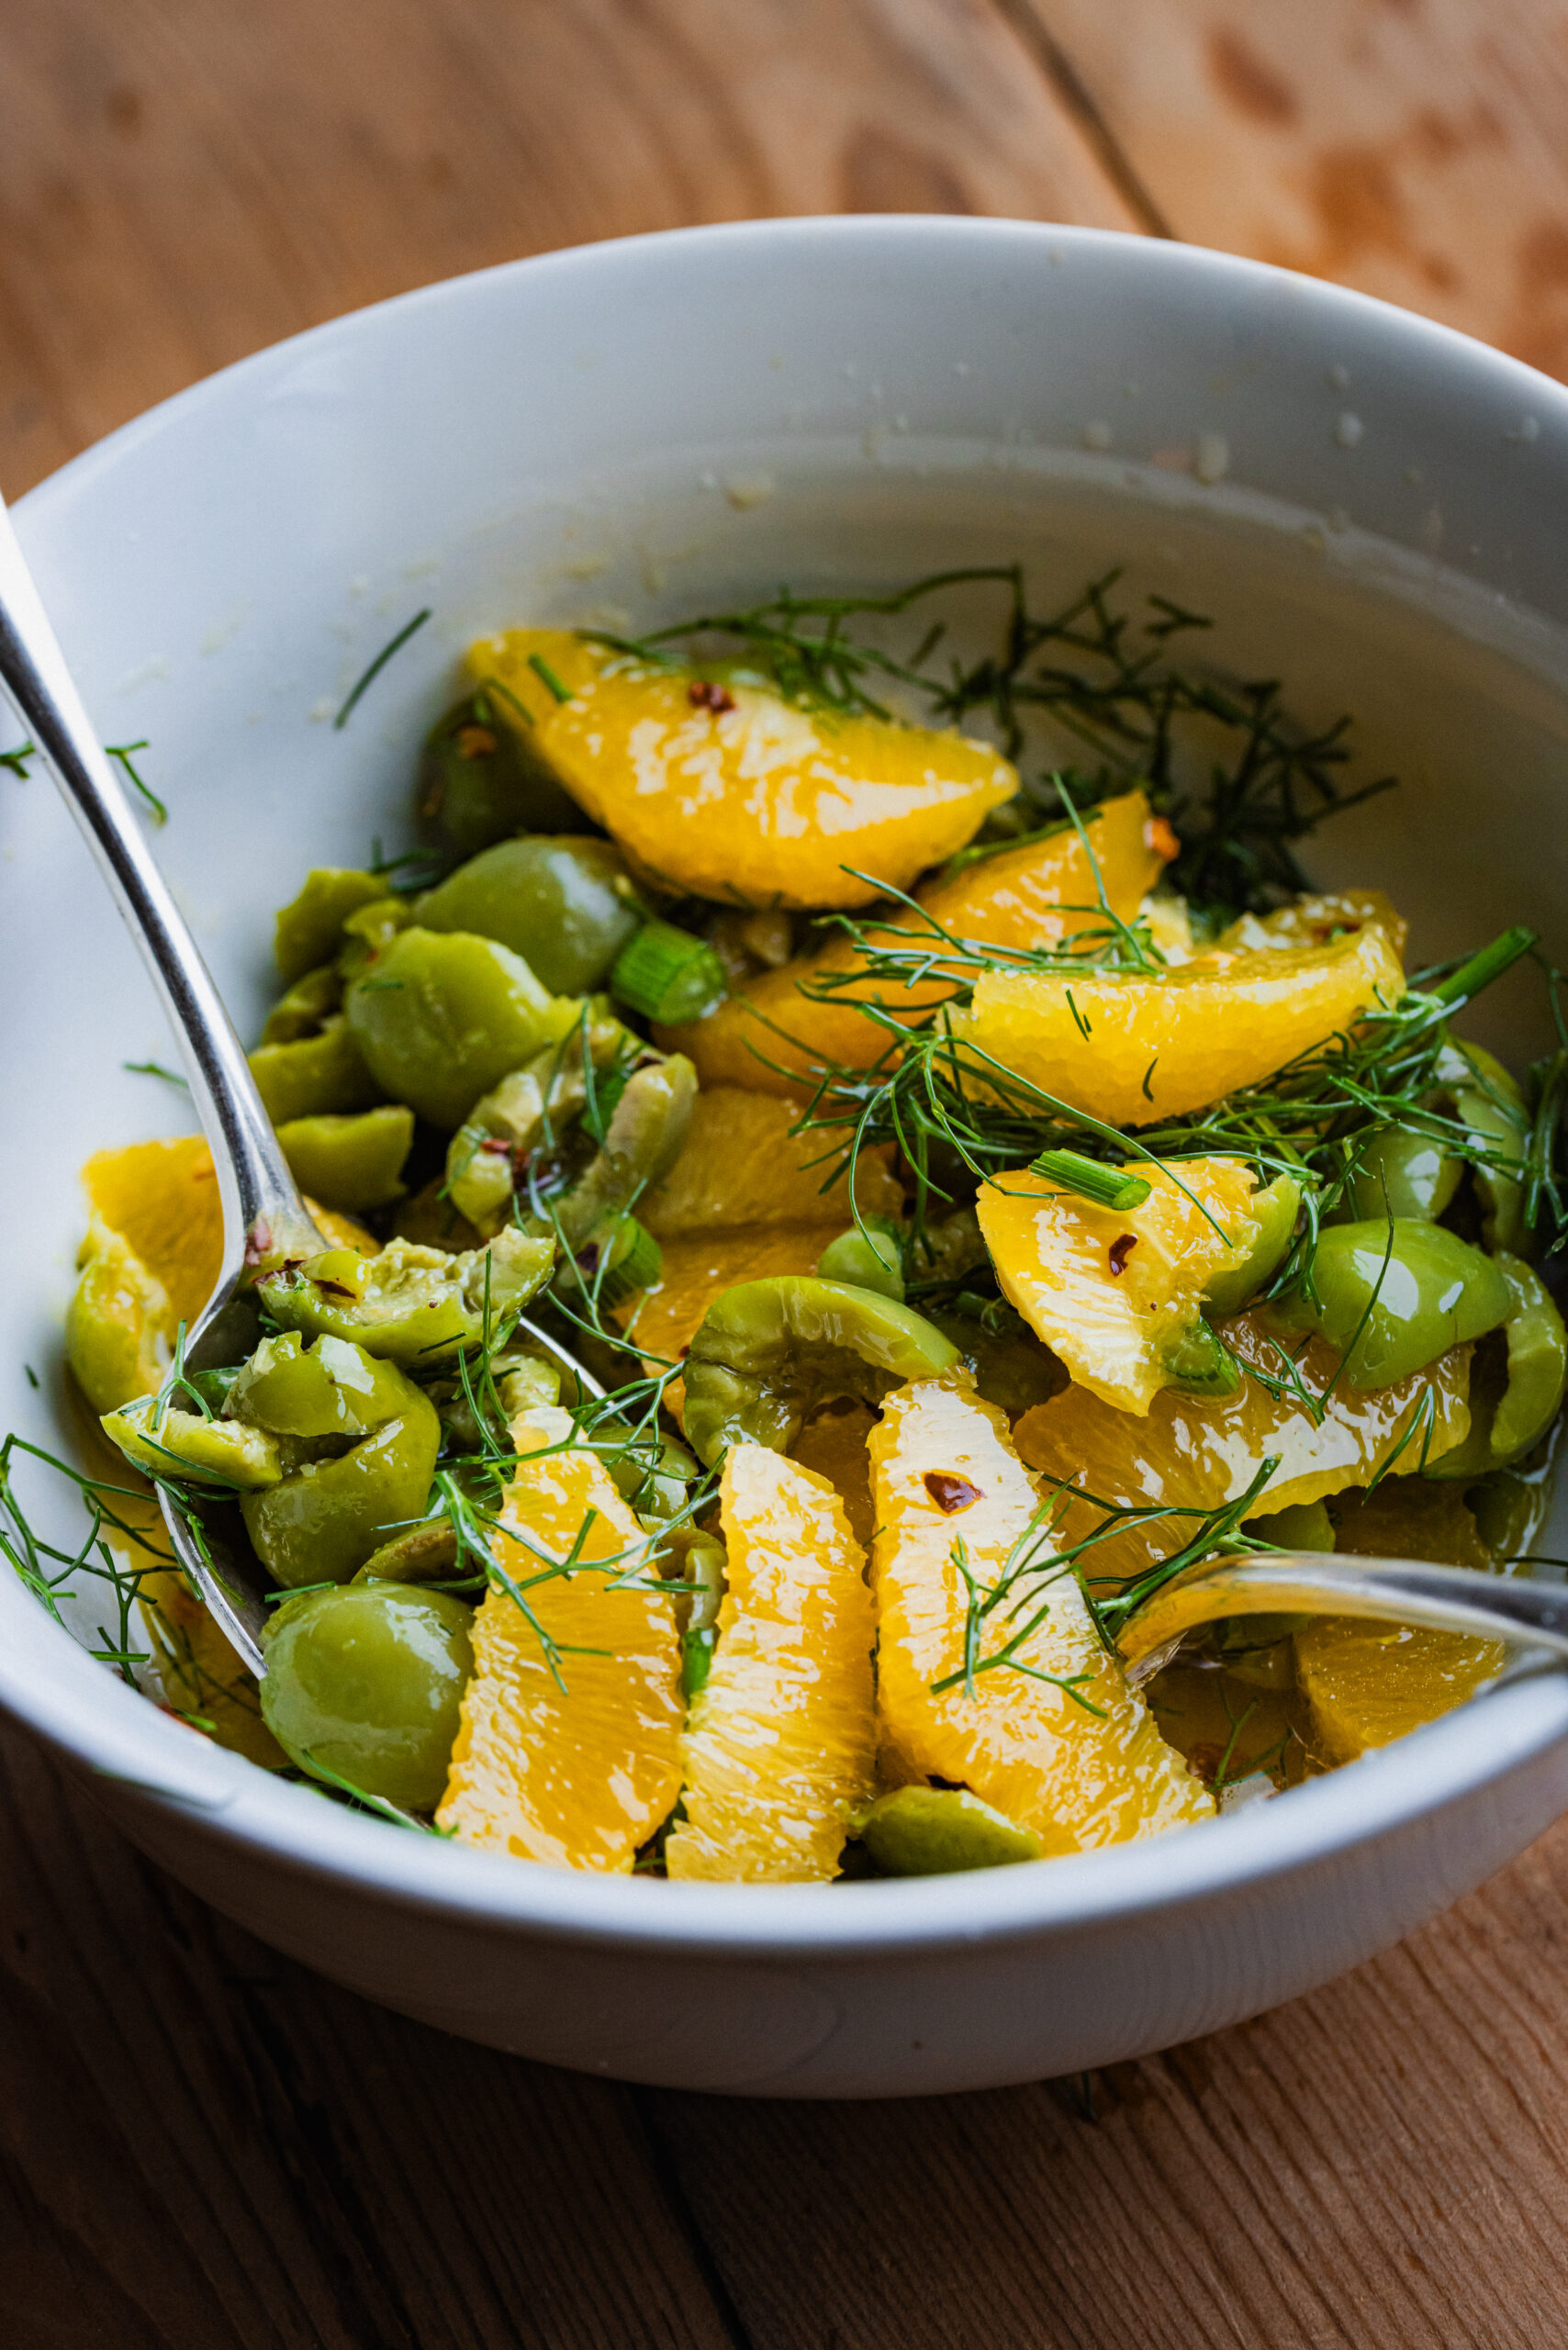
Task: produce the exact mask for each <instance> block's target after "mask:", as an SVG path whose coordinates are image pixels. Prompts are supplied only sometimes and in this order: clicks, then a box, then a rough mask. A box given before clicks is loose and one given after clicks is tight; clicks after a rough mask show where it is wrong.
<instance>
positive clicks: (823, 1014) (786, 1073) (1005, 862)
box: [660, 791, 1176, 1092]
mask: <svg viewBox="0 0 1568 2350" xmlns="http://www.w3.org/2000/svg"><path fill="white" fill-rule="evenodd" d="M1084 833H1085V834H1086V836H1087V841H1088V846H1087V847H1086V846H1085V844H1084V840H1083V839H1081V837H1080V835H1079V834H1078V832H1077V831H1076V830H1075V829H1074V828H1073V827H1071V826H1069V827H1068V828H1067V829H1066V830H1064V831H1062V832H1058V833H1053V834H1049V835H1048V836H1047V838H1046V839H1045V840H1042V841H1028V842H1025V844H1023V845H1021V846H1020V847H1017V848H1009V849H999V850H990V849H988V850H987V851H985V852H984V853H983V854H982V855H980V856H977V857H976V858H975V859H974V861H973V862H972V863H969V864H966V865H965V866H964V867H962V869H961V870H960V871H958V873H956V874H954V875H953V876H952V877H951V878H948V879H946V880H936V881H932V882H928V883H927V884H926V886H925V887H924V889H923V890H919V891H918V892H917V893H916V894H917V896H918V898H919V901H920V903H921V905H922V906H923V907H924V910H925V911H926V912H927V913H929V914H930V915H931V916H932V917H933V919H934V920H935V921H936V922H938V923H941V925H942V927H943V929H944V930H946V931H949V932H951V933H953V934H955V935H956V936H958V937H959V938H963V939H969V940H972V941H974V942H975V943H976V944H979V945H983V946H1000V947H1032V946H1058V945H1059V944H1060V942H1061V941H1062V940H1063V939H1065V938H1068V937H1070V936H1072V935H1073V934H1075V933H1077V932H1080V931H1097V930H1101V929H1103V925H1104V919H1105V918H1104V915H1103V912H1101V910H1100V905H1099V891H1100V890H1102V889H1103V891H1104V894H1105V900H1106V902H1107V904H1108V905H1109V906H1110V908H1111V910H1112V912H1114V914H1115V915H1116V916H1117V917H1118V918H1119V919H1120V920H1121V921H1124V922H1131V921H1132V920H1133V919H1134V918H1135V916H1136V915H1137V910H1138V906H1139V903H1140V901H1142V899H1143V897H1144V895H1145V893H1146V891H1147V890H1149V889H1150V888H1152V886H1153V884H1154V882H1155V881H1156V880H1157V879H1158V878H1159V873H1160V870H1161V867H1162V865H1163V863H1164V860H1165V858H1166V857H1167V856H1170V855H1171V854H1173V852H1174V849H1175V845H1176V843H1175V837H1174V835H1173V834H1171V833H1170V828H1169V826H1168V825H1166V824H1165V823H1164V822H1163V821H1162V820H1161V819H1159V818H1157V817H1153V816H1151V815H1150V814H1149V809H1148V800H1146V799H1145V798H1144V796H1143V794H1142V792H1141V791H1129V792H1126V793H1125V794H1124V795H1123V796H1122V798H1120V799H1119V800H1108V801H1107V802H1106V803H1105V805H1104V806H1103V807H1102V808H1098V809H1096V810H1095V811H1093V812H1092V814H1091V815H1090V816H1089V817H1088V818H1087V819H1086V821H1085V824H1084ZM893 919H894V921H895V922H897V923H898V924H899V926H900V928H901V929H902V930H905V931H909V932H913V933H915V934H917V935H918V934H919V933H920V931H921V924H920V923H919V921H918V920H917V918H916V917H915V916H914V915H913V914H911V913H901V914H896V915H895V916H894V917H893ZM882 935H883V936H884V937H885V938H886V939H887V942H888V943H889V944H890V945H897V944H899V943H900V942H898V941H897V940H894V939H892V938H891V936H890V934H885V933H884V934H882ZM932 944H933V946H937V945H939V941H937V940H936V939H935V937H933V939H932ZM859 959H860V958H859V952H858V949H857V946H855V944H854V942H853V941H852V940H850V939H847V938H842V937H841V938H835V939H834V940H833V941H832V942H831V943H830V944H829V945H827V946H824V947H823V948H822V949H821V950H820V951H819V952H818V953H817V954H815V955H804V956H801V957H797V958H796V960H795V961H793V962H790V963H786V964H784V965H783V966H782V968H779V969H778V970H776V971H765V972H763V973H762V974H761V975H760V976H759V977H758V978H756V979H747V980H746V981H745V984H744V986H743V987H741V988H740V989H739V990H737V991H736V992H735V993H734V995H732V996H730V997H729V998H727V1000H726V1001H725V1002H723V1003H722V1004H721V1005H720V1006H719V1008H718V1010H717V1011H716V1012H714V1013H711V1014H710V1015H709V1017H708V1018H707V1019H706V1020H693V1021H689V1022H687V1023H686V1024H685V1025H683V1026H681V1027H678V1028H670V1029H667V1030H664V1031H662V1032H661V1037H660V1041H661V1042H662V1043H664V1044H665V1045H666V1049H668V1050H670V1051H672V1052H682V1053H686V1054H688V1055H689V1057H690V1058H691V1060H692V1061H693V1062H694V1063H695V1065H696V1069H697V1074H698V1076H699V1078H700V1080H701V1081H702V1083H703V1084H704V1085H714V1084H725V1085H744V1086H749V1087H753V1088H755V1089H756V1090H757V1091H763V1092H784V1091H788V1090H789V1088H790V1082H791V1073H793V1076H794V1082H795V1083H796V1085H797V1086H799V1085H800V1083H801V1080H811V1081H812V1082H814V1077H813V1074H812V1073H813V1071H814V1070H816V1069H820V1068H821V1066H822V1065H823V1063H824V1062H833V1063H841V1064H842V1065H844V1066H845V1067H846V1068H849V1069H869V1068H870V1067H871V1066H872V1065H873V1063H874V1062H876V1061H877V1060H878V1059H879V1057H880V1056H881V1055H882V1053H883V1052H884V1051H885V1050H886V1049H887V1046H888V1032H887V1030H886V1029H885V1028H883V1027H880V1026H879V1024H877V1022H875V1021H873V1020H868V1019H867V1017H866V1016H865V1014H864V1013H861V1012H858V1011H857V1010H856V1001H857V999H858V1000H859V1001H860V1002H865V1001H866V1000H867V999H868V998H870V999H872V1000H875V1001H879V1002H882V1003H884V1004H885V1005H887V1006H888V1008H889V1009H890V1011H892V1012H894V1013H898V1014H901V1015H902V1014H903V1013H908V1014H909V1015H910V1016H911V1017H912V1018H913V1017H916V1016H918V1015H919V1014H920V1013H922V1012H924V1011H926V1010H929V1008H930V1007H931V1006H932V1005H933V1004H935V1003H938V1002H942V1001H943V999H944V998H945V997H946V995H947V994H948V993H949V992H950V990H949V989H948V988H947V987H946V986H945V985H933V984H931V983H926V984H924V985H921V984H916V985H914V986H913V987H910V988H907V989H906V988H903V987H902V986H900V985H898V984H897V983H896V982H895V983H892V984H889V983H888V982H887V981H885V980H878V979H871V978H868V979H864V980H861V981H857V983H856V984H855V986H854V987H852V988H846V989H844V990H835V991H834V994H833V995H832V996H831V997H829V998H825V999H821V1000H819V999H817V998H814V997H812V996H810V995H802V994H801V988H802V987H804V986H808V985H810V984H811V983H812V982H813V981H815V980H816V979H820V978H822V977H823V976H825V975H827V974H830V973H834V972H838V971H852V970H854V969H855V968H856V965H857V962H858V961H859ZM770 1065H771V1066H770Z"/></svg>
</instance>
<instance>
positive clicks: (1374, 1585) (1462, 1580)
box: [1116, 1550, 1568, 1683]
mask: <svg viewBox="0 0 1568 2350" xmlns="http://www.w3.org/2000/svg"><path fill="white" fill-rule="evenodd" d="M1301 1612H1305V1614H1307V1615H1312V1616H1361V1617H1372V1618H1373V1619H1374V1620H1377V1621H1381V1622H1384V1623H1392V1624H1424V1625H1428V1626H1430V1627H1431V1628H1432V1629H1433V1630H1435V1631H1439V1632H1463V1633H1468V1634H1470V1635H1471V1636H1472V1637H1474V1638H1479V1639H1486V1640H1507V1641H1510V1642H1516V1643H1519V1644H1522V1645H1525V1646H1528V1647H1531V1648H1544V1649H1550V1650H1551V1651H1552V1652H1553V1654H1554V1655H1556V1656H1559V1657H1561V1658H1563V1659H1565V1660H1568V1588H1564V1586H1563V1585H1562V1584H1561V1583H1532V1582H1531V1581H1530V1580H1529V1577H1528V1576H1526V1575H1489V1574H1479V1573H1477V1572H1475V1571H1474V1570H1473V1569H1472V1568H1469V1567H1435V1566H1428V1565H1427V1564H1425V1563H1424V1562H1423V1561H1420V1560H1417V1559H1361V1558H1356V1557H1354V1556H1350V1555H1341V1556H1334V1555H1332V1554H1329V1553H1327V1552H1324V1551H1321V1550H1294V1551H1293V1550H1282V1551H1278V1552H1271V1553H1270V1554H1269V1555H1268V1556H1266V1557H1257V1556H1254V1557H1252V1558H1247V1559H1220V1560H1215V1561H1209V1562H1207V1563H1206V1564H1204V1565H1200V1566H1196V1567H1193V1568H1189V1570H1188V1571H1187V1572H1186V1573H1185V1574H1182V1575H1178V1576H1176V1577H1175V1578H1174V1580H1173V1581H1172V1582H1170V1583H1167V1584H1166V1585H1165V1586H1164V1588H1163V1589H1162V1590H1160V1591H1158V1592H1156V1593H1155V1594H1154V1595H1153V1597H1152V1598H1150V1599H1148V1600H1147V1601H1146V1602H1145V1604H1144V1605H1143V1606H1141V1607H1139V1608H1138V1609H1137V1611H1136V1613H1135V1614H1133V1615H1131V1616H1129V1617H1128V1618H1127V1620H1126V1623H1125V1624H1124V1625H1123V1627H1122V1628H1121V1631H1120V1633H1119V1634H1118V1636H1117V1640H1116V1645H1117V1647H1118V1648H1119V1649H1120V1651H1121V1653H1122V1656H1123V1658H1124V1659H1125V1660H1126V1663H1127V1665H1128V1667H1129V1669H1130V1670H1129V1677H1130V1678H1131V1679H1132V1680H1133V1681H1134V1682H1135V1683H1141V1682H1144V1681H1146V1680H1148V1678H1149V1677H1150V1676H1151V1675H1152V1674H1153V1673H1157V1672H1158V1671H1159V1667H1160V1665H1161V1664H1162V1663H1163V1662H1165V1661H1166V1658H1167V1656H1168V1654H1169V1652H1170V1650H1171V1648H1172V1646H1173V1644H1174V1643H1175V1642H1176V1641H1178V1640H1179V1639H1181V1638H1182V1634H1183V1633H1186V1632H1190V1631H1192V1630H1193V1628H1195V1627H1196V1626H1197V1625H1199V1624H1213V1623H1216V1622H1218V1621H1219V1619H1220V1618H1221V1617H1226V1616H1250V1615H1253V1614H1255V1613H1264V1614H1270V1615H1272V1614H1275V1613H1280V1614H1287V1615H1294V1614H1297V1613H1301Z"/></svg>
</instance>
